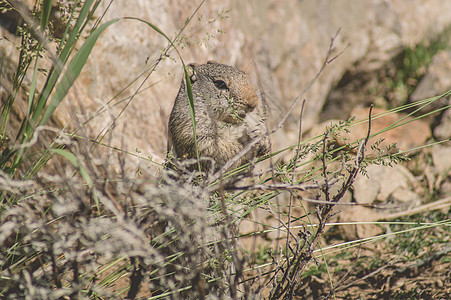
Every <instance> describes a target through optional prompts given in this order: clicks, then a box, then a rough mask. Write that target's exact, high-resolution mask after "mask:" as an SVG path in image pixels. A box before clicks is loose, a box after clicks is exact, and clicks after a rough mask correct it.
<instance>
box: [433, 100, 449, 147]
mask: <svg viewBox="0 0 451 300" xmlns="http://www.w3.org/2000/svg"><path fill="white" fill-rule="evenodd" d="M448 105H451V97H449V98H448ZM434 137H435V138H436V139H437V140H446V139H450V138H451V109H449V108H448V109H447V110H446V111H445V112H444V113H443V115H442V118H441V120H440V124H438V125H437V126H436V127H435V128H434Z"/></svg>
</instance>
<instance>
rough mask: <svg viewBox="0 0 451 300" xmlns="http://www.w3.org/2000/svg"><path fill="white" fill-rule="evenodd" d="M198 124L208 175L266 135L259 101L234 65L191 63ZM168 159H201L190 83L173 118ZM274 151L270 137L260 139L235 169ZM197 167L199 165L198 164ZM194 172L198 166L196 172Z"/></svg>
mask: <svg viewBox="0 0 451 300" xmlns="http://www.w3.org/2000/svg"><path fill="white" fill-rule="evenodd" d="M187 68H188V74H189V75H190V81H191V85H192V92H193V100H194V111H195V120H196V135H197V148H198V152H199V157H207V158H211V159H210V160H209V161H208V160H202V161H201V168H202V170H203V171H208V170H210V169H211V163H212V160H213V162H214V165H215V167H214V170H219V169H220V168H221V167H222V166H223V165H224V164H225V163H226V162H227V161H229V160H230V159H231V158H232V157H234V156H235V155H236V154H237V153H238V152H240V151H241V150H242V149H243V148H244V147H245V146H246V145H247V144H248V143H250V142H251V141H252V140H253V139H255V138H256V137H258V136H262V135H263V134H264V132H265V130H264V124H263V120H262V118H261V117H260V116H259V115H257V113H256V111H255V108H256V107H257V105H258V102H259V101H258V97H257V95H256V93H255V90H254V89H253V88H252V85H251V83H250V81H249V78H248V77H247V75H246V74H245V73H244V72H242V71H240V70H237V69H235V68H234V67H231V66H227V65H223V64H220V63H218V62H215V61H208V62H207V63H206V64H203V65H198V64H189V65H188V66H187ZM168 127H169V134H168V135H169V136H168V157H175V158H177V159H182V160H183V159H188V158H196V151H195V145H194V138H193V137H194V135H193V127H192V121H191V114H190V109H189V103H188V96H187V90H186V83H185V80H182V83H181V87H180V90H179V92H178V94H177V97H176V99H175V102H174V107H173V109H172V112H171V115H170V118H169V125H168ZM268 151H269V144H268V140H267V138H266V137H265V138H263V139H261V141H259V142H258V143H257V144H256V145H255V146H254V147H253V148H252V150H251V151H249V152H248V153H247V154H246V155H245V156H244V157H242V158H241V159H240V160H239V161H238V162H237V163H236V164H235V165H234V167H237V166H240V165H242V164H243V163H246V162H247V161H249V160H250V159H252V158H253V157H257V156H261V155H264V154H266V153H268ZM196 166H197V165H196ZM192 169H193V168H192Z"/></svg>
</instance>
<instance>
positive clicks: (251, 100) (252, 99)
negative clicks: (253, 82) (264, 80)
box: [245, 89, 258, 112]
mask: <svg viewBox="0 0 451 300" xmlns="http://www.w3.org/2000/svg"><path fill="white" fill-rule="evenodd" d="M245 99H246V108H245V109H246V112H250V111H253V110H254V108H256V107H257V105H258V97H257V94H255V91H254V90H253V89H250V90H249V91H248V93H246V96H245Z"/></svg>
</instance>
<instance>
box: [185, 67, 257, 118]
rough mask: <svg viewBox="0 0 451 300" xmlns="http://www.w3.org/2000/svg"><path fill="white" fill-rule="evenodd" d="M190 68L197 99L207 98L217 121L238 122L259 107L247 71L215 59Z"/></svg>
mask: <svg viewBox="0 0 451 300" xmlns="http://www.w3.org/2000/svg"><path fill="white" fill-rule="evenodd" d="M187 67H188V74H189V75H190V80H191V85H192V90H193V96H194V97H195V101H205V103H207V108H208V109H209V110H210V112H211V113H213V114H214V115H215V118H216V119H217V120H219V121H223V122H227V123H239V122H241V121H242V120H243V119H244V117H245V116H246V114H247V113H248V112H251V111H253V110H254V109H255V107H257V105H258V97H257V95H256V93H255V91H254V89H253V88H252V85H251V83H250V81H249V78H248V77H247V75H246V74H245V73H244V72H242V71H240V70H237V69H235V68H233V67H231V66H227V65H223V64H220V63H218V62H215V61H208V62H207V63H206V64H203V65H198V64H189V65H188V66H187Z"/></svg>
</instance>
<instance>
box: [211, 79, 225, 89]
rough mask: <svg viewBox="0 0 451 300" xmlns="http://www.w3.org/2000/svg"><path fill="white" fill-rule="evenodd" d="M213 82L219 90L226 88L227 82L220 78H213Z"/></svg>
mask: <svg viewBox="0 0 451 300" xmlns="http://www.w3.org/2000/svg"><path fill="white" fill-rule="evenodd" d="M213 83H214V84H215V86H216V87H217V88H218V89H220V90H226V89H228V87H227V84H226V83H225V82H224V81H222V80H215V81H213Z"/></svg>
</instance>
